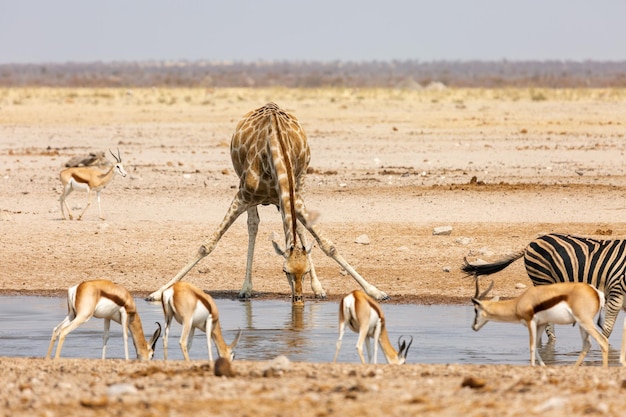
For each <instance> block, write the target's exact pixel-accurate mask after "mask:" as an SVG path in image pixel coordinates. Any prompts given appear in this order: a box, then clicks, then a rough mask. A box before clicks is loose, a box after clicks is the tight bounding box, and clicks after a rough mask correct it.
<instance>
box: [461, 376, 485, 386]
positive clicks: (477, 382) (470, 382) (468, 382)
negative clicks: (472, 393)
mask: <svg viewBox="0 0 626 417" xmlns="http://www.w3.org/2000/svg"><path fill="white" fill-rule="evenodd" d="M485 385H487V381H485V380H484V379H482V378H476V377H473V376H468V377H465V379H463V382H461V386H462V387H469V388H471V389H479V388H484V387H485Z"/></svg>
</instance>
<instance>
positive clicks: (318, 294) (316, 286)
mask: <svg viewBox="0 0 626 417" xmlns="http://www.w3.org/2000/svg"><path fill="white" fill-rule="evenodd" d="M297 233H298V236H299V237H300V241H301V242H302V245H303V246H304V247H307V248H308V247H309V245H308V242H307V238H306V234H305V233H304V230H303V229H302V226H301V224H298V229H297ZM306 256H307V258H308V260H309V265H310V266H311V269H310V271H309V275H310V276H311V289H312V290H313V294H315V298H322V299H323V298H326V291H324V288H323V287H322V283H321V282H320V280H319V279H318V278H317V273H316V272H315V265H314V264H313V259H312V257H311V252H310V251H309V252H307V255H306Z"/></svg>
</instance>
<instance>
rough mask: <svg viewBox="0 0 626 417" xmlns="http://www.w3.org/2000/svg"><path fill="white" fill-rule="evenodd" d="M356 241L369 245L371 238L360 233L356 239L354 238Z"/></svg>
mask: <svg viewBox="0 0 626 417" xmlns="http://www.w3.org/2000/svg"><path fill="white" fill-rule="evenodd" d="M354 243H358V244H359V245H369V244H370V238H369V236H368V235H360V236H358V237H357V238H356V239H354Z"/></svg>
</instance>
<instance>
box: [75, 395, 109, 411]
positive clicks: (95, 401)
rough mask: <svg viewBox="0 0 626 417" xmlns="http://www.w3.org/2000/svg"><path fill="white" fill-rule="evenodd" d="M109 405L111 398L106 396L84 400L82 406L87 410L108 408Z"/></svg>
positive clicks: (81, 402) (81, 401)
mask: <svg viewBox="0 0 626 417" xmlns="http://www.w3.org/2000/svg"><path fill="white" fill-rule="evenodd" d="M108 404H109V398H108V397H107V396H106V395H101V396H99V397H93V398H82V399H81V400H80V405H82V406H83V407H87V408H99V407H106V406H107V405H108Z"/></svg>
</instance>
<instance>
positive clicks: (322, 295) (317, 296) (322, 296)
mask: <svg viewBox="0 0 626 417" xmlns="http://www.w3.org/2000/svg"><path fill="white" fill-rule="evenodd" d="M315 298H317V299H319V300H325V299H326V298H327V297H326V293H325V292H323V293H321V294H315Z"/></svg>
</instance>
